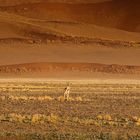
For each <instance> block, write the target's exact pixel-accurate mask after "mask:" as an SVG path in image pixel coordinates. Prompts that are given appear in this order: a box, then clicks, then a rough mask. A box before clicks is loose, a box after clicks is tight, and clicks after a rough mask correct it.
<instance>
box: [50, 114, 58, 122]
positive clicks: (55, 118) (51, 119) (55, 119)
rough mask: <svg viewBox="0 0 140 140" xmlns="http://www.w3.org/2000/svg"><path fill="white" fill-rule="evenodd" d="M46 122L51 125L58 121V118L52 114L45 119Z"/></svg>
mask: <svg viewBox="0 0 140 140" xmlns="http://www.w3.org/2000/svg"><path fill="white" fill-rule="evenodd" d="M47 120H48V122H51V123H55V122H56V121H57V120H58V116H56V115H54V114H53V113H51V114H50V115H49V116H48V117H47Z"/></svg>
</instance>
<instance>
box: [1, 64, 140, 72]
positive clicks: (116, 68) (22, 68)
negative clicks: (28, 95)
mask: <svg viewBox="0 0 140 140" xmlns="http://www.w3.org/2000/svg"><path fill="white" fill-rule="evenodd" d="M50 71H51V72H53V71H54V72H65V71H70V72H103V73H111V74H140V66H129V65H115V64H111V65H107V64H98V63H57V62H42V63H26V64H15V65H5V66H4V65H3V66H0V73H15V74H18V73H30V72H31V73H34V72H35V73H36V72H37V73H38V72H50Z"/></svg>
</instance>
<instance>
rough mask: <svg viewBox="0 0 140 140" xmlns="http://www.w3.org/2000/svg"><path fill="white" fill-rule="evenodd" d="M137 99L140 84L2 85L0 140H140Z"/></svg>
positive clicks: (29, 82) (14, 82) (26, 82)
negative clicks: (68, 92)
mask: <svg viewBox="0 0 140 140" xmlns="http://www.w3.org/2000/svg"><path fill="white" fill-rule="evenodd" d="M8 81H9V82H8ZM67 82H70V84H71V95H70V99H69V101H64V97H63V92H64V88H65V86H66V85H67ZM139 94H140V81H139V80H137V81H135V80H134V81H133V80H130V81H128V80H123V81H122V80H94V81H61V80H60V81H45V80H42V79H38V80H36V81H35V80H34V79H24V80H22V79H21V80H19V81H18V80H17V79H15V80H12V79H11V80H10V79H9V80H2V81H1V82H0V139H1V140H3V139H4V140H5V139H6V138H7V139H10V140H11V139H13V140H15V139H18V140H21V139H31V140H32V139H33V140H34V139H36V140H50V139H72V140H73V139H78V140H83V139H91V140H93V139H95V140H106V139H107V140H113V139H114V140H119V139H122V140H124V139H131V140H139V139H140V135H139V134H140V133H139V132H140V117H139V116H140V111H139V110H140V106H139V104H140V96H139Z"/></svg>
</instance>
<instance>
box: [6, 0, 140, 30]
mask: <svg viewBox="0 0 140 140" xmlns="http://www.w3.org/2000/svg"><path fill="white" fill-rule="evenodd" d="M139 9H140V1H139V0H112V1H105V2H101V3H93V4H91V3H90V4H89V3H87V4H82V3H81V4H80V3H79V4H67V3H56V2H55V3H47V2H40V3H34V4H22V5H18V6H13V7H7V8H5V10H6V11H11V12H15V13H17V14H20V15H24V16H28V17H32V18H38V19H42V20H45V19H46V20H53V21H77V22H84V23H92V24H96V25H100V26H105V27H113V28H118V29H122V30H127V31H134V32H140V10H139Z"/></svg>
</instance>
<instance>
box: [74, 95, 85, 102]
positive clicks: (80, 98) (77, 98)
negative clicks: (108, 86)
mask: <svg viewBox="0 0 140 140" xmlns="http://www.w3.org/2000/svg"><path fill="white" fill-rule="evenodd" d="M75 101H83V99H82V97H80V96H79V97H76V98H75Z"/></svg>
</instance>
